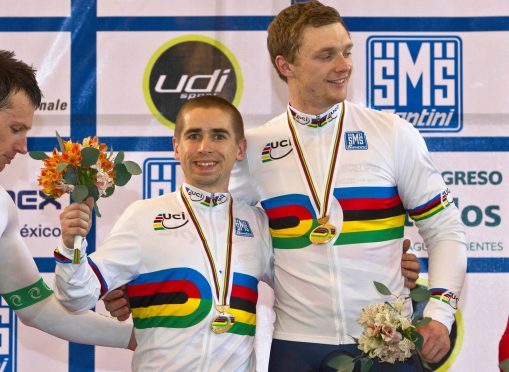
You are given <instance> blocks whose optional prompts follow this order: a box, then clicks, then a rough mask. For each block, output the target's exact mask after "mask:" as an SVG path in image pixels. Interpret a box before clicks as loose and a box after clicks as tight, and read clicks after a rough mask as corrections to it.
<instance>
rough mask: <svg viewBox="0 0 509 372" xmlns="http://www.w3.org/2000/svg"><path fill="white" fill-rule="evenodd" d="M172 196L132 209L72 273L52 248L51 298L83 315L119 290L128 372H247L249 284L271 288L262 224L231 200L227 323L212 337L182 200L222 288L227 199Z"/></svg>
mask: <svg viewBox="0 0 509 372" xmlns="http://www.w3.org/2000/svg"><path fill="white" fill-rule="evenodd" d="M182 190H183V193H182V195H184V196H182V195H181V194H180V192H179V191H177V192H174V193H172V194H169V195H164V196H161V197H157V198H152V199H148V200H142V201H137V202H135V203H133V204H132V205H131V206H130V207H128V208H127V209H126V211H125V212H124V213H123V215H122V216H121V217H120V219H119V220H118V222H117V223H116V224H115V227H114V228H113V230H112V232H111V234H110V236H109V237H108V238H107V240H106V241H105V243H104V244H102V245H101V246H100V247H99V249H98V250H97V251H96V252H94V253H93V254H91V255H90V256H88V260H87V259H83V262H82V264H80V265H72V264H69V259H68V258H70V257H72V251H71V250H70V249H67V248H65V247H61V249H60V252H56V254H55V256H56V259H57V270H56V290H55V293H56V295H57V296H58V298H59V299H61V301H62V302H63V303H64V305H66V306H67V307H69V308H71V309H73V310H83V309H88V308H91V307H92V306H94V305H95V303H96V301H97V300H98V299H99V298H100V297H102V296H103V295H104V294H106V293H107V292H108V290H109V289H114V288H117V287H119V286H121V285H123V284H126V283H128V287H127V288H128V289H127V291H128V294H129V301H130V305H131V309H132V316H133V321H134V326H135V333H136V339H137V342H138V347H137V349H136V351H135V353H134V357H133V369H134V370H143V371H148V370H150V371H221V370H228V371H254V369H255V355H254V351H253V347H254V337H253V336H254V333H255V324H256V301H257V296H258V292H257V284H258V281H259V280H264V281H269V282H271V277H272V274H271V273H272V270H273V269H272V266H271V265H272V248H271V246H270V235H269V232H268V221H267V217H266V216H265V215H264V213H263V211H262V210H261V209H259V208H254V207H251V206H249V205H247V204H245V203H244V202H242V201H239V202H237V201H233V215H232V216H233V217H232V218H233V219H232V221H233V225H232V228H233V229H232V249H231V274H230V276H229V285H228V296H227V303H229V305H230V310H229V313H231V314H232V315H234V317H235V323H234V325H233V327H232V328H231V329H230V330H229V331H228V333H223V334H214V333H212V332H211V330H210V328H211V323H212V321H213V320H214V319H215V318H216V317H217V315H218V313H217V311H216V309H215V307H214V304H215V303H217V300H216V298H217V297H216V295H215V290H216V287H215V284H214V283H215V282H214V271H213V269H212V265H211V264H210V262H211V261H210V260H209V258H208V256H207V254H206V251H205V250H204V245H203V243H202V241H201V240H200V236H199V234H198V232H197V229H196V226H195V224H194V222H193V220H192V219H191V216H190V214H189V210H188V209H186V208H187V207H186V205H185V203H184V199H183V197H184V198H186V200H187V201H188V202H189V205H190V206H191V208H192V211H193V213H194V214H195V216H196V219H197V221H198V223H199V226H201V229H202V231H203V235H204V237H205V239H206V241H207V243H208V245H209V248H210V256H211V259H212V262H214V263H215V265H216V267H217V271H216V273H217V275H218V278H219V281H218V282H219V283H221V284H220V288H221V290H222V288H223V287H224V285H223V283H224V279H225V273H226V272H227V271H226V269H227V266H226V256H227V249H226V242H227V237H228V236H229V234H228V227H229V199H230V196H229V194H221V193H216V194H213V195H211V194H209V193H207V192H205V191H202V190H199V189H197V188H194V187H191V186H190V185H184V186H183V188H182ZM87 261H88V263H87Z"/></svg>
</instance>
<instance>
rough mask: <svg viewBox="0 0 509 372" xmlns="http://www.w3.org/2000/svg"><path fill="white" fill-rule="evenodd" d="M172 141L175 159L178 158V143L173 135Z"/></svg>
mask: <svg viewBox="0 0 509 372" xmlns="http://www.w3.org/2000/svg"><path fill="white" fill-rule="evenodd" d="M172 142H173V153H174V155H175V159H176V160H180V153H179V144H178V142H177V141H175V136H173V138H172Z"/></svg>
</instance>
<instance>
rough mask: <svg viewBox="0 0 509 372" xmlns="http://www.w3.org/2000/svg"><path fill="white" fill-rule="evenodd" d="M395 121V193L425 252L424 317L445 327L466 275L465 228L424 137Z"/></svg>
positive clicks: (451, 317) (448, 325)
mask: <svg viewBox="0 0 509 372" xmlns="http://www.w3.org/2000/svg"><path fill="white" fill-rule="evenodd" d="M396 120H398V121H399V123H396V124H397V125H396V130H395V136H396V137H395V146H394V154H395V161H396V165H395V167H396V175H397V185H398V192H399V195H400V197H401V200H402V202H403V205H404V206H405V209H406V210H407V212H408V213H409V216H410V218H412V219H413V220H414V221H415V224H416V226H417V228H418V229H419V234H420V235H421V236H422V238H423V240H424V243H425V245H426V247H427V249H428V255H429V287H430V289H431V290H432V293H433V296H432V298H431V300H430V301H429V303H428V305H427V306H426V309H425V315H426V316H430V317H431V318H433V319H435V320H438V321H440V322H441V323H443V324H444V325H446V326H447V327H448V328H449V329H450V327H451V325H452V323H453V321H454V313H455V311H456V305H457V301H458V299H459V296H460V292H461V288H462V286H463V281H464V278H465V274H466V267H467V252H466V238H465V228H464V226H463V223H462V222H461V218H460V214H459V211H458V209H457V208H456V206H455V205H454V203H453V198H452V195H451V193H450V191H449V190H448V189H447V187H446V185H445V183H444V181H443V179H442V177H441V175H440V173H439V172H438V171H437V169H436V168H435V166H434V164H433V162H432V160H431V156H430V154H429V152H428V149H427V148H426V144H425V142H424V139H423V138H422V137H421V135H420V134H419V132H418V131H417V130H416V129H415V128H414V127H413V126H412V125H411V124H410V123H407V122H405V121H403V120H400V119H396Z"/></svg>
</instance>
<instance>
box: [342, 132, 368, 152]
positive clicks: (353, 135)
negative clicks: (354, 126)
mask: <svg viewBox="0 0 509 372" xmlns="http://www.w3.org/2000/svg"><path fill="white" fill-rule="evenodd" d="M345 149H347V150H367V149H368V140H367V139H366V134H364V132H362V131H359V132H345Z"/></svg>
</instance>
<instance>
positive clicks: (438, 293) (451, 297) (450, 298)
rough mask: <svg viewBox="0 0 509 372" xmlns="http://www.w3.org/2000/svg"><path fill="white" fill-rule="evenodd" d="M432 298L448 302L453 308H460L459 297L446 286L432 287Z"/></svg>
mask: <svg viewBox="0 0 509 372" xmlns="http://www.w3.org/2000/svg"><path fill="white" fill-rule="evenodd" d="M430 292H431V298H433V299H435V300H437V301H441V302H443V303H446V304H448V305H449V306H451V307H452V308H453V309H457V308H458V301H459V297H458V296H456V294H455V293H453V292H451V291H449V290H448V289H446V288H430Z"/></svg>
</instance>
